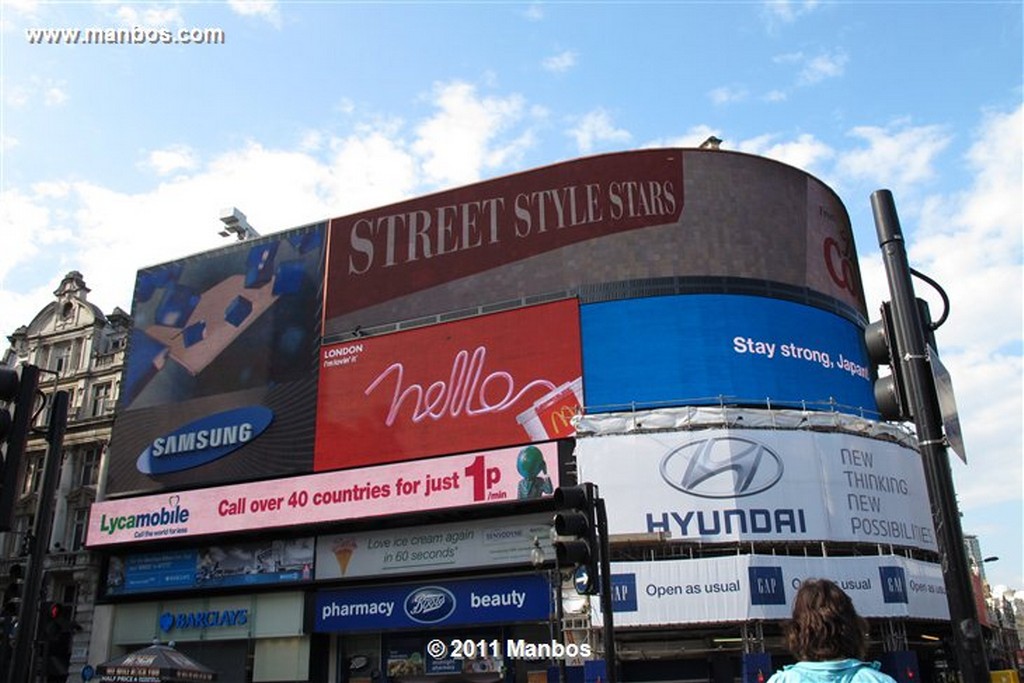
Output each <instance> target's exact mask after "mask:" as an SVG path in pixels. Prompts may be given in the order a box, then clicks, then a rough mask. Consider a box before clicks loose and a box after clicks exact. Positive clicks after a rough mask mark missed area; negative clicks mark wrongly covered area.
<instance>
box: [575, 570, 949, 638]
mask: <svg viewBox="0 0 1024 683" xmlns="http://www.w3.org/2000/svg"><path fill="white" fill-rule="evenodd" d="M822 576H827V577H829V578H830V579H832V580H833V581H835V582H836V583H837V584H839V585H840V586H841V587H842V588H843V590H844V591H846V593H847V594H848V595H849V596H850V599H851V600H853V604H854V607H856V608H857V613H858V614H860V615H861V616H864V617H872V618H876V617H877V618H901V617H911V618H917V619H936V620H948V619H949V605H948V602H947V600H946V590H945V583H944V581H943V578H942V568H941V567H940V566H939V565H937V564H930V563H927V562H921V561H918V560H912V559H909V558H906V557H902V556H899V555H872V556H867V557H785V556H777V555H735V556H732V557H711V558H704V559H696V560H672V561H667V562H616V563H613V564H612V585H613V586H614V588H613V590H612V596H613V599H612V612H613V613H614V619H615V625H616V626H648V625H657V626H667V625H669V624H699V623H713V622H724V621H732V622H736V621H747V620H750V619H779V620H781V619H789V618H790V616H791V614H792V609H793V596H794V595H796V591H797V589H798V588H799V587H800V584H801V583H802V582H803V581H804V579H808V578H819V577H822ZM592 613H593V614H594V618H595V621H600V620H601V617H602V614H601V611H600V610H593V612H592Z"/></svg>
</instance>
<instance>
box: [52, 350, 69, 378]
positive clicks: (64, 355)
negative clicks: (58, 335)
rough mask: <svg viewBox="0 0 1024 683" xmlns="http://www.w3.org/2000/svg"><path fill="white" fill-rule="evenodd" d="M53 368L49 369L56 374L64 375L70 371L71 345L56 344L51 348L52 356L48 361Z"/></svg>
mask: <svg viewBox="0 0 1024 683" xmlns="http://www.w3.org/2000/svg"><path fill="white" fill-rule="evenodd" d="M50 362H51V363H52V364H53V367H52V368H50V369H51V370H53V371H54V372H56V373H57V374H59V375H60V374H64V373H65V372H70V370H71V344H58V345H57V346H55V347H53V356H52V358H51V359H50Z"/></svg>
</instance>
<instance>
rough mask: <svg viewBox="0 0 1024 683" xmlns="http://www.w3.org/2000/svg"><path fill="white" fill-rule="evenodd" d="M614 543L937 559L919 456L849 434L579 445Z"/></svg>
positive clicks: (672, 435) (710, 432) (724, 435)
mask: <svg viewBox="0 0 1024 683" xmlns="http://www.w3.org/2000/svg"><path fill="white" fill-rule="evenodd" d="M576 459H577V463H578V467H579V473H580V479H581V481H588V482H592V483H594V484H597V486H598V488H599V490H600V494H601V497H602V498H604V500H605V505H606V507H607V510H608V523H609V531H610V533H612V534H638V533H640V534H643V533H655V532H668V533H669V534H670V535H671V540H673V541H679V540H685V541H699V542H703V543H725V542H733V541H776V540H778V541H842V542H857V543H871V544H881V545H882V546H885V547H888V546H905V547H914V548H922V549H926V550H937V549H938V548H937V545H936V541H935V532H934V527H933V525H932V519H931V510H930V505H929V502H928V491H927V487H926V485H925V479H924V471H923V467H922V464H921V458H920V455H919V454H918V453H917V451H915V450H913V449H911V448H908V447H906V446H903V445H900V444H898V443H894V442H891V441H885V440H880V439H873V438H868V437H863V436H857V435H854V434H845V433H837V432H820V431H811V430H782V429H733V428H729V429H700V430H689V431H671V432H651V433H635V434H621V435H614V436H596V437H588V438H580V439H579V440H578V441H577V445H576Z"/></svg>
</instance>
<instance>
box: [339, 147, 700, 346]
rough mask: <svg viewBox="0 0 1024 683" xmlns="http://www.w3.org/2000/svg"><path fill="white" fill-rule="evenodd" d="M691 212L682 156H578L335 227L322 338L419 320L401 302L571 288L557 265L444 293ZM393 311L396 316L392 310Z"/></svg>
mask: <svg viewBox="0 0 1024 683" xmlns="http://www.w3.org/2000/svg"><path fill="white" fill-rule="evenodd" d="M682 210H683V166H682V160H681V154H680V150H640V151H636V152H630V153H629V154H617V155H610V156H598V157H590V158H584V159H577V160H574V161H572V162H568V163H562V164H556V165H553V166H547V167H543V168H538V169H534V170H531V171H527V172H524V173H518V174H514V175H509V176H505V177H503V178H498V179H495V180H489V181H485V182H481V183H475V184H473V185H467V186H465V187H460V188H456V189H454V190H448V191H444V192H438V193H435V194H432V195H427V196H425V197H420V198H417V199H412V200H409V201H405V202H401V203H398V204H393V205H390V206H386V207H383V208H379V209H373V210H371V211H365V212H363V213H358V214H354V215H351V216H343V217H340V218H334V219H332V220H331V222H330V226H329V228H328V229H329V233H330V241H329V243H330V249H329V252H328V257H327V281H326V290H325V302H324V317H325V319H326V320H328V321H330V322H329V324H328V325H327V326H326V327H325V330H324V333H325V336H331V335H333V334H337V333H344V332H346V331H348V330H351V329H354V328H355V327H356V326H360V327H365V326H368V325H374V324H377V323H380V322H392V321H395V320H401V319H404V318H408V317H415V316H414V315H410V311H408V310H407V309H406V308H405V307H403V306H402V305H401V303H400V300H402V299H403V298H405V297H408V296H410V295H413V294H416V293H419V292H424V291H428V290H431V289H434V290H435V293H436V294H437V296H438V297H439V298H437V299H436V300H434V301H430V302H417V304H416V306H415V307H418V308H419V311H418V314H425V313H426V314H433V313H440V312H443V311H445V310H452V309H455V308H459V307H461V306H463V305H467V303H471V304H472V305H476V304H479V303H480V302H481V301H485V302H493V301H502V300H507V299H510V298H515V297H518V296H523V295H524V294H536V293H539V292H538V291H536V290H535V287H537V286H538V284H540V285H546V284H547V280H549V279H551V278H554V279H553V280H551V282H552V283H556V282H557V285H558V286H555V287H552V289H559V288H561V289H564V288H565V287H564V285H563V284H562V281H563V280H564V279H565V274H564V273H563V272H562V270H563V267H564V266H558V265H555V264H550V265H539V264H534V265H533V266H530V267H527V269H526V270H524V271H523V272H518V271H517V272H514V273H511V272H509V273H504V274H503V275H502V277H499V278H495V279H494V281H493V282H492V283H491V284H490V285H488V286H484V287H483V288H481V287H480V286H479V285H477V284H474V285H473V286H472V287H471V288H470V290H469V291H464V289H463V288H461V287H459V286H455V287H454V290H452V289H450V288H447V287H445V288H441V287H440V286H441V285H447V284H449V283H455V282H458V281H460V280H461V281H463V283H464V284H465V279H466V278H470V277H472V276H475V275H479V274H480V273H485V272H488V271H492V270H494V269H497V268H502V267H505V266H509V265H510V264H515V263H520V262H524V261H527V260H528V259H532V258H536V257H540V256H542V255H545V254H548V255H550V254H552V253H555V252H557V251H558V250H560V249H562V248H565V247H567V246H570V245H574V244H581V243H586V242H589V241H592V240H595V239H597V238H601V237H606V236H609V235H616V234H621V233H627V232H631V231H635V230H637V229H640V228H646V227H650V226H655V225H665V224H673V223H675V222H676V221H677V220H678V219H679V216H680V215H681V213H682ZM541 271H547V272H546V273H544V274H543V275H542V274H540V273H541ZM524 278H525V280H524ZM521 284H522V285H525V287H521V286H520V285H521ZM441 289H443V290H444V291H443V292H439V291H438V290H441ZM541 291H543V290H541ZM548 291H550V290H548ZM467 295H468V296H467ZM487 297H493V298H487ZM389 302H393V303H390V305H395V306H397V308H396V309H392V308H389ZM426 306H431V308H430V309H429V310H427V309H426V308H425V307H426ZM375 307H381V308H382V310H379V311H375V310H373V309H374V308H375ZM367 309H369V310H367Z"/></svg>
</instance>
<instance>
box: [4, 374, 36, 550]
mask: <svg viewBox="0 0 1024 683" xmlns="http://www.w3.org/2000/svg"><path fill="white" fill-rule="evenodd" d="M38 388H39V368H37V367H36V366H34V365H23V366H22V367H21V376H19V375H18V373H17V371H15V370H12V369H11V368H0V404H4V405H0V444H3V445H6V453H5V454H4V459H3V461H2V464H0V531H10V529H11V515H12V513H13V511H14V500H15V497H16V496H15V489H16V488H17V485H18V467H19V466H20V464H21V458H22V456H23V455H24V453H25V444H26V442H27V441H28V433H29V427H30V425H31V423H32V412H33V410H34V408H35V403H36V391H37V389H38ZM11 403H13V404H14V406H13V408H14V414H13V415H12V414H11V411H10V408H9V407H8V405H7V404H11Z"/></svg>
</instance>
